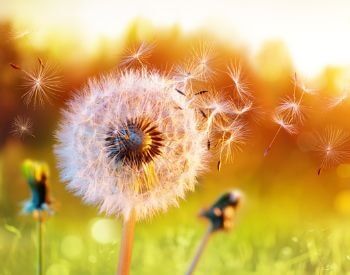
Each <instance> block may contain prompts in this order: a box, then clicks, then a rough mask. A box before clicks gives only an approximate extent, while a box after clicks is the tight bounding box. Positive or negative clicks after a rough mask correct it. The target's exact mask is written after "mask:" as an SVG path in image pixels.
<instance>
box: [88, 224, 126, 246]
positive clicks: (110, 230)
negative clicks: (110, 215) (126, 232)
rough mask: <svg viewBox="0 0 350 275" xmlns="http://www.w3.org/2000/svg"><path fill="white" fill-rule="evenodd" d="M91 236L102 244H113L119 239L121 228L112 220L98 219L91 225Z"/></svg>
mask: <svg viewBox="0 0 350 275" xmlns="http://www.w3.org/2000/svg"><path fill="white" fill-rule="evenodd" d="M91 236H92V237H93V238H94V240H95V241H96V242H99V243H101V244H107V243H113V242H116V241H117V240H118V239H119V226H118V223H117V222H116V221H115V220H112V219H106V218H104V219H96V220H94V221H93V222H92V223H91Z"/></svg>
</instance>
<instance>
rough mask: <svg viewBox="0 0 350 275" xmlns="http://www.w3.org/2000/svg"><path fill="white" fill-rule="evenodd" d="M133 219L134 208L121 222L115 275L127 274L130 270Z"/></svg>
mask: <svg viewBox="0 0 350 275" xmlns="http://www.w3.org/2000/svg"><path fill="white" fill-rule="evenodd" d="M135 221H136V215H135V210H132V211H131V213H130V215H129V217H128V218H126V219H124V223H123V232H122V240H121V246H120V253H119V264H118V271H117V275H128V274H129V272H130V265H131V254H132V246H133V241H134V228H135Z"/></svg>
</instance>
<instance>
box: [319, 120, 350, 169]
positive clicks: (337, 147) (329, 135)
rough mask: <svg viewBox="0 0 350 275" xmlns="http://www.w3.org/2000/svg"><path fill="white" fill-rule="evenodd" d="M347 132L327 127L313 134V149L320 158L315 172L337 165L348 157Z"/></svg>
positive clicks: (349, 149)
mask: <svg viewBox="0 0 350 275" xmlns="http://www.w3.org/2000/svg"><path fill="white" fill-rule="evenodd" d="M349 141H350V139H349V134H348V133H346V132H345V131H344V130H342V129H337V128H334V127H327V128H325V129H324V130H323V131H322V132H318V133H315V134H314V142H315V143H314V146H313V148H312V151H315V152H316V153H317V154H318V156H319V157H320V159H321V163H320V166H319V168H318V170H317V174H318V175H319V174H320V173H321V170H323V169H325V168H331V167H334V166H337V165H339V164H341V163H343V162H345V161H348V160H349V159H350V147H349V144H348V142H349Z"/></svg>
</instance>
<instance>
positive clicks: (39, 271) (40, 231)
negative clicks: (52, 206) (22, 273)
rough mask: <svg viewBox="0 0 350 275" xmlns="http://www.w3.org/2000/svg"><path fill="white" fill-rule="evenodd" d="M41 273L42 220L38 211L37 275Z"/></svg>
mask: <svg viewBox="0 0 350 275" xmlns="http://www.w3.org/2000/svg"><path fill="white" fill-rule="evenodd" d="M42 274H43V221H42V216H41V211H40V210H39V211H38V275H42Z"/></svg>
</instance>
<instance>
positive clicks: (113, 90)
mask: <svg viewBox="0 0 350 275" xmlns="http://www.w3.org/2000/svg"><path fill="white" fill-rule="evenodd" d="M174 91H175V87H174V84H173V83H172V81H169V79H167V78H164V77H163V76H161V75H159V74H158V73H155V72H147V71H145V70H142V71H127V72H124V73H121V74H119V75H116V74H110V75H106V76H102V77H101V78H100V79H98V80H92V81H89V83H88V85H87V86H86V87H85V88H84V91H83V93H82V94H81V95H79V96H77V97H76V98H75V99H73V100H72V101H71V102H70V103H69V107H68V110H66V111H65V112H64V119H63V121H62V123H61V126H60V129H59V130H58V131H57V139H58V144H57V145H56V148H55V152H56V154H57V157H58V160H59V166H60V168H61V176H62V178H63V179H64V180H65V181H66V182H67V187H68V188H69V189H70V190H72V191H73V192H75V193H76V194H77V195H79V196H81V197H82V198H83V200H84V201H85V202H87V203H91V204H95V205H98V206H99V209H100V210H101V211H102V212H106V213H107V214H111V215H122V216H128V215H129V213H130V211H131V210H132V209H134V210H135V213H136V215H137V218H138V219H143V218H147V217H149V216H152V215H153V214H155V213H157V212H159V211H161V210H166V209H167V208H168V207H169V206H170V205H177V203H178V202H177V200H178V198H184V196H185V194H186V192H187V191H190V190H193V189H194V186H195V184H196V176H197V175H198V174H199V173H201V172H202V171H203V170H205V169H206V163H207V157H208V151H207V149H206V141H207V135H206V133H205V132H204V131H203V130H201V129H200V127H199V125H198V122H197V114H196V110H195V109H193V108H190V107H189V106H188V104H186V100H187V99H186V97H184V96H182V95H180V94H178V93H176V92H174ZM178 106H183V107H182V108H179V107H178Z"/></svg>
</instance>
